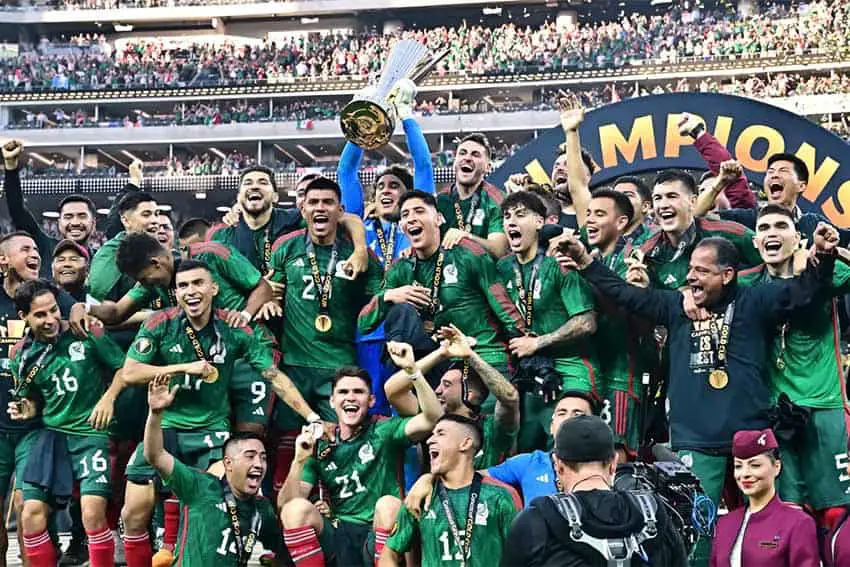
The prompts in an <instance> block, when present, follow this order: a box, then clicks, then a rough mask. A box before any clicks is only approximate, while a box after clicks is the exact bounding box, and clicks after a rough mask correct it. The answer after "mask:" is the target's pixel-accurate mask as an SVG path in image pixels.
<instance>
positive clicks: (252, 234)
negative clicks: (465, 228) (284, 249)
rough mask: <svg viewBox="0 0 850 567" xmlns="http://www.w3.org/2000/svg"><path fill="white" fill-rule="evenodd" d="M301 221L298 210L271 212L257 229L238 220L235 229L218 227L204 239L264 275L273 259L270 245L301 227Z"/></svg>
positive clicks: (218, 225)
mask: <svg viewBox="0 0 850 567" xmlns="http://www.w3.org/2000/svg"><path fill="white" fill-rule="evenodd" d="M303 224H304V219H303V218H302V217H301V211H299V210H298V209H278V208H275V209H272V215H271V218H270V219H269V222H267V223H266V225H265V226H263V227H260V228H258V229H256V230H254V229H252V228H251V227H249V226H248V225H247V224H246V223H245V219H244V218H242V217H240V219H239V222H238V223H237V224H235V225H234V226H227V225H224V224H217V225H215V226H213V227H211V228H210V229H209V230H208V231H207V240H211V241H213V242H220V243H222V244H226V245H228V246H230V247H232V248H233V249H234V250H238V251H239V253H240V254H242V255H243V256H245V257H246V258H247V259H248V261H249V262H251V264H252V265H253V266H254V267H255V268H257V269H258V270H260V272H261V273H262V274H263V275H265V274H267V273H268V271H269V267H270V262H271V259H272V245H273V244H274V242H275V240H277V239H278V238H280V237H281V236H283V235H284V234H287V233H290V232H292V231H293V230H298V229H299V228H303Z"/></svg>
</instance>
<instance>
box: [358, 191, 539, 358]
mask: <svg viewBox="0 0 850 567" xmlns="http://www.w3.org/2000/svg"><path fill="white" fill-rule="evenodd" d="M399 208H400V210H401V221H400V224H401V228H402V230H404V232H405V234H406V235H407V236H408V238H410V244H411V247H412V249H413V253H412V254H411V255H410V257H409V258H403V259H400V260H399V261H397V262H396V263H395V264H394V265H393V267H392V268H390V270H389V272H387V275H386V280H385V283H384V288H385V289H384V290H383V291H381V292H380V293H378V294H377V295H376V296H375V297H374V298H373V299H372V301H371V302H370V303H369V304H368V305H367V306H366V307H364V308H363V311H362V312H361V313H360V319H359V321H358V325H359V327H360V330H361V331H362V332H369V331H371V330H372V329H374V328H375V327H377V326H378V324H379V323H380V322H381V321H384V320H385V319H386V325H385V330H386V336H387V341H396V342H404V343H408V344H410V345H412V346H413V348H414V349H415V350H416V354H417V356H418V357H421V356H424V355H425V354H427V353H428V352H431V351H432V350H434V349H435V348H436V346H437V345H436V343H434V342H433V341H432V340H431V339H430V338H429V336H428V335H431V334H432V333H433V332H434V330H435V329H438V328H441V327H446V326H448V325H452V324H453V325H455V326H457V327H458V328H459V329H460V330H461V332H463V334H464V335H467V336H470V337H472V338H474V339H475V341H476V345H475V351H476V352H477V353H478V354H479V355H480V356H481V358H482V359H483V360H484V361H485V362H487V363H488V364H490V365H491V366H493V367H495V368H496V369H497V370H499V371H500V372H503V373H506V372H507V368H508V360H507V355H506V353H505V349H504V346H503V344H502V343H501V342H500V341H501V339H502V338H503V337H505V336H508V337H511V336H519V335H520V334H521V333H522V332H523V331H524V330H525V324H524V322H523V320H522V317H521V316H520V314H519V312H518V311H517V309H516V307H515V306H514V305H513V304H512V303H511V302H510V299H509V298H508V295H507V292H506V291H505V288H504V286H503V285H502V284H501V283H499V281H498V278H497V275H496V265H495V262H494V260H493V258H492V257H491V256H490V255H489V254H487V251H486V250H485V249H484V248H483V247H482V246H480V245H479V244H478V243H476V242H474V241H473V240H471V239H468V238H467V239H463V240H461V241H460V242H459V243H456V244H457V245H456V246H452V247H449V246H448V244H449V243H448V242H447V241H446V239H444V238H442V237H441V235H440V213H439V211H438V209H437V204H436V202H435V200H434V197H433V196H432V195H430V194H428V193H425V192H423V191H409V192H407V193H405V194H404V195H403V196H402V197H401V199H400V203H399ZM491 318H494V319H496V320H498V321H499V323H501V329H498V328H495V327H494V326H492V325H491V324H490V322H489V321H488V320H489V319H491Z"/></svg>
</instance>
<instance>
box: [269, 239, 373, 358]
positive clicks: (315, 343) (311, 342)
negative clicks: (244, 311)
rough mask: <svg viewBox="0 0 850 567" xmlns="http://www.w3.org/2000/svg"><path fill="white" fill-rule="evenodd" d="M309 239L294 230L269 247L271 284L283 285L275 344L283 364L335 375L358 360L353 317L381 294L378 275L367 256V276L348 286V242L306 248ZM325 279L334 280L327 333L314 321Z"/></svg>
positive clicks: (364, 275)
mask: <svg viewBox="0 0 850 567" xmlns="http://www.w3.org/2000/svg"><path fill="white" fill-rule="evenodd" d="M339 234H341V233H339ZM308 239H309V236H308V235H307V231H306V230H297V231H295V232H290V233H289V234H286V235H284V236H282V237H280V238H279V239H278V240H277V242H275V243H274V246H272V259H271V266H272V269H273V270H274V276H273V277H272V279H273V280H274V281H276V282H279V283H283V284H286V291H285V294H284V300H283V301H284V303H283V311H284V318H283V334H282V336H281V341H280V342H281V351H282V352H283V353H284V355H283V362H284V364H287V365H291V366H306V367H312V368H323V369H334V370H336V369H337V368H339V367H340V366H345V365H348V364H355V362H356V360H357V355H356V352H355V350H354V336H355V333H356V330H357V314H358V313H359V312H360V308H361V307H363V306H364V305H365V304H366V302H367V301H369V298H370V297H372V296H373V295H374V294H375V293H377V292H378V290H379V289H380V286H381V280H382V278H383V270H382V269H381V266H380V265H379V264H378V260H377V259H376V258H375V256H374V255H372V254H370V255H369V268H368V270H367V271H366V272H365V273H363V274H360V275H359V276H358V277H357V278H356V279H354V280H350V279H348V278H347V276H346V274H345V272H344V271H343V270H342V268H343V262H344V260H345V259H346V258H348V257H349V256H350V255H351V253H352V252H353V251H354V246H353V245H352V244H351V242H350V241H349V240H347V239H344V238H341V237H339V236H338V237H337V240H336V244H335V245H334V246H319V245H314V244H313V243H312V241H309V244H308ZM310 249H312V250H313V251H314V254H315V262H316V266H317V268H318V270H319V274H320V280H321V284H322V285H318V284H317V283H316V281H315V279H314V276H313V272H312V263H311V261H310V256H309V250H310ZM328 273H330V274H332V275H333V277H332V278H331V287H330V295H329V298H328V306H327V311H326V313H325V314H326V315H327V317H330V321H331V327H330V329H327V330H326V331H325V332H322V331H320V330H319V328H318V327H319V323H318V322H317V319H318V318H319V316H320V314H322V310H321V309H320V302H321V296H322V290H321V287H322V286H323V285H324V282H325V277H326V274H328Z"/></svg>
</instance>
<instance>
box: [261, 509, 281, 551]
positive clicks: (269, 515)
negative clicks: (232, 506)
mask: <svg viewBox="0 0 850 567" xmlns="http://www.w3.org/2000/svg"><path fill="white" fill-rule="evenodd" d="M261 506H262V509H261V510H260V518H261V519H262V521H263V529H262V531H261V532H260V534H259V540H260V542H261V543H262V544H263V549H265V550H266V551H271V552H273V553H274V554H275V555H277V556H278V557H282V555H281V554H282V553H283V550H284V549H285V546H284V544H283V534H282V533H281V531H280V529H279V527H278V518H277V515H276V514H275V513H274V507H273V506H272V503H271V502H269V501H268V500H263V502H262V505H261Z"/></svg>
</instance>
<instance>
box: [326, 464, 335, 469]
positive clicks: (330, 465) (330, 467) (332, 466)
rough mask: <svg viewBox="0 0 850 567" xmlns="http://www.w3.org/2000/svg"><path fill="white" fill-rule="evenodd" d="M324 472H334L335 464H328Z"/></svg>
mask: <svg viewBox="0 0 850 567" xmlns="http://www.w3.org/2000/svg"><path fill="white" fill-rule="evenodd" d="M325 470H326V471H335V470H336V463H330V464H329V465H328V466H326V467H325Z"/></svg>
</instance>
